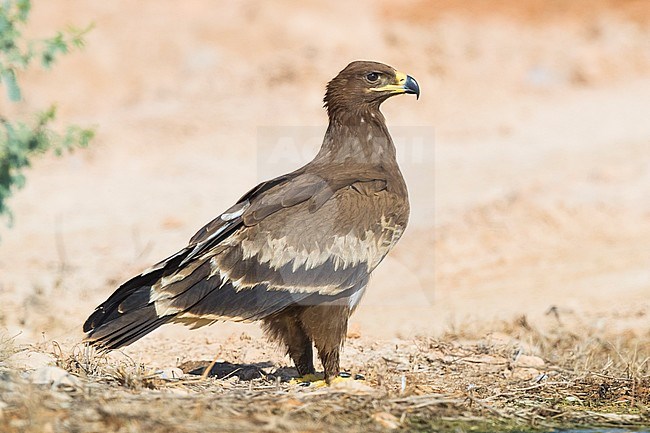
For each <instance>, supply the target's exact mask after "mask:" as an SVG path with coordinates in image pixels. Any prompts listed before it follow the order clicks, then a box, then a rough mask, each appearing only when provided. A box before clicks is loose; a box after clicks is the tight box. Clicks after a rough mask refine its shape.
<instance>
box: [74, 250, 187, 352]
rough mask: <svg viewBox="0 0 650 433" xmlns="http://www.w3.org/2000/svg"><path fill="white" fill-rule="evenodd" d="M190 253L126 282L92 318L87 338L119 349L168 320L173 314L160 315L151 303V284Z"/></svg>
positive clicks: (102, 346)
mask: <svg viewBox="0 0 650 433" xmlns="http://www.w3.org/2000/svg"><path fill="white" fill-rule="evenodd" d="M186 254H187V250H184V251H181V253H178V254H175V255H173V256H171V257H169V258H168V259H166V260H164V261H162V262H160V263H159V264H157V265H155V266H154V267H153V268H152V269H151V270H150V271H147V272H144V273H142V274H140V275H138V276H137V277H134V278H132V279H130V280H129V281H127V282H125V283H124V284H122V285H121V286H120V287H119V288H118V289H117V290H116V291H115V292H114V293H113V294H112V295H111V296H110V297H109V298H108V299H107V300H106V301H104V302H103V303H102V304H101V305H100V306H99V307H97V308H96V309H95V311H94V312H93V313H92V314H91V315H90V317H88V319H87V320H86V322H85V323H84V325H83V331H84V332H85V333H86V334H87V336H86V339H85V340H84V341H86V342H88V343H90V344H92V345H94V346H96V347H99V348H102V349H105V350H112V349H117V348H119V347H123V346H126V345H128V344H131V343H133V342H134V341H136V340H138V339H139V338H141V337H143V336H145V335H146V334H148V333H149V332H151V331H153V330H154V329H156V328H157V327H159V326H160V325H162V324H164V323H166V322H168V321H169V320H170V319H171V317H169V316H162V317H159V316H158V314H157V313H156V307H155V305H154V304H153V303H151V302H150V293H151V286H153V285H154V284H155V283H156V282H157V281H158V280H160V279H161V278H163V277H165V276H166V275H167V274H168V273H170V272H173V271H174V270H175V269H176V268H177V266H178V264H179V263H180V262H181V261H182V260H183V257H184V256H185V255H186Z"/></svg>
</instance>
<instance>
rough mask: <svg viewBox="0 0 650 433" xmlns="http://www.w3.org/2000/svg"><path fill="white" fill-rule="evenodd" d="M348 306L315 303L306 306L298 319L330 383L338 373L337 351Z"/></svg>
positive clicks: (342, 339)
mask: <svg viewBox="0 0 650 433" xmlns="http://www.w3.org/2000/svg"><path fill="white" fill-rule="evenodd" d="M349 315H350V308H349V307H348V306H347V305H332V304H330V305H317V306H313V307H307V308H305V310H303V312H302V314H301V315H300V321H301V322H302V325H303V327H304V329H305V331H306V332H307V335H309V336H310V337H311V338H312V339H313V340H314V344H315V346H316V349H317V350H318V356H319V358H320V360H321V363H322V364H323V369H324V370H325V381H326V382H327V383H330V382H331V381H332V379H333V378H335V377H336V376H338V374H339V373H340V362H339V352H340V350H341V347H342V346H343V343H344V342H345V336H346V333H347V329H348V317H349Z"/></svg>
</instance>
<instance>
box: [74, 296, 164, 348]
mask: <svg viewBox="0 0 650 433" xmlns="http://www.w3.org/2000/svg"><path fill="white" fill-rule="evenodd" d="M170 318H171V317H169V316H162V317H158V315H157V314H156V307H155V306H154V305H153V304H151V305H147V306H145V307H143V308H140V309H138V310H135V311H129V312H128V313H127V314H123V315H121V316H119V317H118V318H117V319H114V320H111V321H109V322H106V323H104V324H102V325H101V326H99V327H97V328H95V329H93V330H92V331H91V332H90V334H89V335H88V337H87V338H86V340H85V341H86V342H89V343H91V344H92V345H94V346H97V347H99V348H101V349H103V350H113V349H118V348H120V347H123V346H127V345H129V344H131V343H133V342H134V341H136V340H139V339H140V338H142V337H144V336H145V335H147V334H148V333H149V332H151V331H153V330H154V329H156V328H158V327H159V326H160V325H163V324H165V323H166V322H168V321H169V320H170Z"/></svg>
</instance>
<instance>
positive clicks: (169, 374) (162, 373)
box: [156, 367, 185, 380]
mask: <svg viewBox="0 0 650 433" xmlns="http://www.w3.org/2000/svg"><path fill="white" fill-rule="evenodd" d="M184 375H185V373H183V370H181V369H180V368H178V367H166V368H163V369H160V370H157V371H156V376H157V377H158V378H159V379H164V380H178V379H182V378H183V376H184Z"/></svg>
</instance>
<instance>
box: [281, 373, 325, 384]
mask: <svg viewBox="0 0 650 433" xmlns="http://www.w3.org/2000/svg"><path fill="white" fill-rule="evenodd" d="M324 377H325V375H324V374H323V373H318V374H305V375H304V376H302V377H296V378H295V379H291V381H290V382H289V383H290V384H291V385H300V386H310V384H312V383H314V382H324V380H323V378H324Z"/></svg>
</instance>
